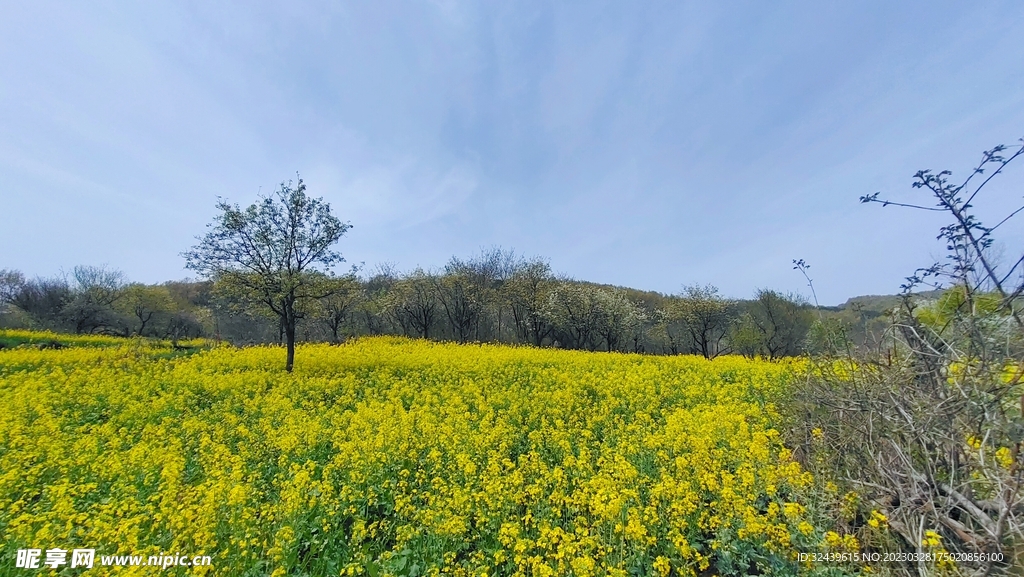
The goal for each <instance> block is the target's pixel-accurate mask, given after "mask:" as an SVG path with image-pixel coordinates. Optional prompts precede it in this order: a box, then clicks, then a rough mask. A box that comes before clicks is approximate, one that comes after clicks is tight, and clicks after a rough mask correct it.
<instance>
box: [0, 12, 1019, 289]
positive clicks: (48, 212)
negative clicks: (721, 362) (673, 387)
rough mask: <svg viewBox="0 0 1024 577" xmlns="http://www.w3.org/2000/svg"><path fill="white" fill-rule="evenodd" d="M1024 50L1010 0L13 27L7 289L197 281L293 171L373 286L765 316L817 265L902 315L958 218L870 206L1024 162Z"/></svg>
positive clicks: (3, 194) (996, 197) (996, 204)
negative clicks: (922, 180) (583, 285)
mask: <svg viewBox="0 0 1024 577" xmlns="http://www.w3.org/2000/svg"><path fill="white" fill-rule="evenodd" d="M1021 38H1024V3H1021V2H1017V1H1010V2H998V1H990V2H983V3H972V2H929V3H923V2H922V3H911V2H880V1H879V2H801V3H787V2H749V3H740V2H700V3H685V2H667V3H660V4H656V3H636V2H620V3H607V4H601V3H596V2H588V3H565V2H562V3H552V4H548V3H532V2H520V3H497V2H495V3H486V4H485V3H477V2H465V3H462V2H455V1H451V2H447V1H438V2H401V3H392V2H364V3H340V2H325V3H298V2H288V3H279V4H259V3H254V2H246V3H237V4H231V3H217V4H214V3H210V2H201V3H198V2H197V3H192V4H189V3H185V2H175V3H167V4H163V5H159V4H157V3H124V4H105V3H100V2H96V3H88V6H87V7H86V6H85V5H84V4H82V3H67V4H54V3H49V2H46V1H36V2H23V3H11V4H9V5H7V6H6V7H5V8H4V17H3V18H2V19H0V176H2V185H0V201H2V209H0V249H2V252H0V268H16V269H19V270H22V271H24V272H25V273H26V274H28V275H30V276H32V275H51V274H55V273H57V272H58V271H59V270H61V269H65V270H67V269H70V268H71V267H73V266H75V265H77V264H107V265H109V266H112V267H115V268H119V269H121V270H123V271H125V273H126V274H127V275H128V276H129V277H130V278H131V279H133V280H138V281H143V282H158V281H163V280H170V279H178V278H183V277H185V276H187V275H188V272H187V271H185V270H184V269H183V265H184V261H183V259H182V258H181V257H180V256H179V253H180V252H182V251H183V250H186V249H187V248H189V246H191V245H192V244H193V243H194V237H195V236H196V235H199V234H202V233H203V231H204V227H205V224H206V223H207V222H209V221H210V220H211V218H212V217H213V215H214V203H215V202H216V198H217V196H223V197H226V198H227V199H229V200H231V201H234V202H238V203H241V204H248V203H251V202H253V201H254V200H255V199H256V197H257V194H258V192H259V191H260V190H261V189H262V190H263V192H269V191H270V190H272V189H273V188H275V186H276V185H277V184H278V183H280V182H281V181H282V180H287V179H290V178H294V176H295V174H296V172H298V173H300V174H301V176H302V178H303V179H304V180H305V182H306V184H307V186H308V191H309V192H310V193H311V194H313V195H314V196H323V197H324V198H325V199H327V200H328V201H330V203H331V205H332V207H333V209H334V211H335V213H336V214H337V215H339V216H340V217H341V218H342V219H343V220H347V221H350V222H351V223H352V224H353V225H354V228H353V229H352V230H351V231H350V232H349V234H348V235H346V237H344V238H343V239H342V242H341V244H340V250H341V252H342V253H343V254H344V255H345V256H346V258H347V259H348V261H349V262H350V263H358V262H365V263H366V264H367V267H368V268H369V267H372V266H373V265H375V264H377V263H380V262H385V261H387V262H393V263H396V264H397V265H398V267H399V268H401V269H410V268H412V267H415V266H423V267H425V268H432V267H439V266H441V265H443V264H444V262H445V261H446V260H447V259H448V258H449V257H450V256H451V255H453V254H457V255H462V256H466V255H470V254H473V253H476V252H478V251H479V250H480V249H481V248H483V247H490V246H494V245H500V246H503V247H506V248H514V249H515V250H516V251H517V252H519V253H522V254H525V255H540V256H544V257H546V258H548V259H549V260H550V262H551V264H552V266H553V268H555V269H556V270H558V271H560V272H563V273H566V274H569V275H572V276H574V277H576V278H580V279H586V280H592V281H596V282H603V283H610V284H618V285H626V286H632V287H636V288H641V289H648V290H657V291H661V292H669V293H670V292H676V291H678V290H679V289H680V288H681V286H682V285H685V284H691V283H713V284H715V285H717V286H718V287H720V289H721V290H722V292H723V293H724V294H726V295H728V296H731V297H749V296H750V295H751V294H752V293H753V292H754V290H755V289H756V288H758V287H772V288H777V289H782V290H794V291H800V292H803V293H804V294H807V293H808V291H807V290H806V287H805V286H804V281H803V279H802V277H800V275H799V274H798V273H797V272H796V271H793V270H792V265H791V261H792V260H793V259H796V258H804V259H806V260H807V261H808V262H810V263H811V265H812V268H811V272H812V277H813V278H814V280H815V286H816V288H817V292H818V296H819V298H820V299H821V302H822V304H834V303H839V302H842V301H845V300H846V299H847V298H848V297H851V296H855V295H860V294H879V293H893V292H896V291H897V290H898V286H899V284H900V282H901V281H902V279H903V277H905V276H906V275H908V274H910V273H911V272H912V271H913V270H914V268H916V267H917V266H924V265H927V264H929V263H930V262H931V260H933V259H934V258H935V257H939V256H941V249H942V247H941V245H939V244H938V243H937V242H936V241H935V240H934V238H935V234H936V231H937V229H938V227H939V226H941V225H942V224H943V223H944V220H943V219H942V218H941V217H940V216H938V215H935V214H930V213H915V212H908V211H900V210H898V209H895V208H892V207H889V208H884V209H883V208H882V207H880V206H867V205H861V204H859V203H858V201H857V198H858V197H859V196H860V195H862V194H868V193H872V192H875V191H883V193H884V194H888V195H889V196H890V197H892V198H895V199H899V200H904V201H911V200H919V201H924V200H926V199H924V197H923V196H922V193H921V192H920V191H917V190H914V189H911V187H910V183H911V181H912V178H911V177H912V175H913V173H914V172H916V171H917V170H918V169H921V168H933V169H943V168H949V169H951V170H953V171H954V176H959V175H965V174H967V172H968V170H969V168H970V166H971V165H972V164H973V163H974V162H976V161H977V159H978V158H979V156H980V152H981V151H982V150H984V149H987V148H990V147H991V146H993V145H995V144H999V143H1006V144H1013V143H1015V142H1016V141H1017V139H1018V138H1020V137H1021V136H1024V64H1022V63H1024V42H1021V41H1020V39H1021ZM1022 179H1024V163H1022V165H1021V166H1017V167H1015V168H1011V169H1009V170H1008V171H1007V173H1006V175H1005V176H1003V177H1001V178H1000V179H997V180H996V181H994V184H995V186H993V188H992V189H991V190H990V191H989V192H988V193H987V196H986V197H984V198H982V199H981V201H980V202H978V203H977V204H978V205H979V211H980V212H981V214H982V216H988V217H989V220H990V221H991V220H992V218H995V217H996V215H1000V214H1002V213H1005V211H1006V210H1007V209H1008V208H1010V207H1012V206H1016V205H1015V204H1014V203H1017V202H1019V201H1020V200H1021V194H1022V190H1024V187H1021V182H1022ZM1002 239H1003V241H1002V242H1003V245H1004V250H1005V251H1006V252H1007V254H1009V253H1014V252H1016V251H1017V250H1018V249H1019V248H1020V247H1021V246H1024V234H1022V233H1021V226H1020V225H1019V224H1017V225H1014V228H1013V229H1012V230H1010V229H1009V226H1008V227H1007V230H1006V232H1005V233H1004V234H1003V236H1002Z"/></svg>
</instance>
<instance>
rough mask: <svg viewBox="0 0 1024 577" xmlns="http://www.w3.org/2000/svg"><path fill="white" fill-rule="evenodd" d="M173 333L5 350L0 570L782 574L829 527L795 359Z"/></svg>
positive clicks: (0, 362)
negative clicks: (20, 563) (39, 554)
mask: <svg viewBox="0 0 1024 577" xmlns="http://www.w3.org/2000/svg"><path fill="white" fill-rule="evenodd" d="M0 334H2V333H0ZM106 344H108V345H109V344H110V343H106ZM168 350H169V349H160V348H159V347H153V346H144V345H143V344H141V343H139V342H131V341H126V342H125V343H124V344H122V345H119V346H106V347H100V346H92V347H84V346H83V347H79V346H73V347H70V348H64V349H61V350H38V349H37V348H34V347H31V346H26V347H18V348H6V349H3V350H0V407H2V411H0V536H2V539H3V540H4V544H3V547H4V549H3V551H2V553H3V555H4V557H3V560H2V563H3V565H2V566H0V573H4V572H9V573H15V570H14V569H12V567H13V565H12V562H11V560H12V559H13V558H14V554H15V551H16V550H18V549H22V548H27V547H35V548H40V549H44V550H45V549H47V548H50V547H61V548H63V549H72V548H77V547H90V548H95V549H96V551H97V555H99V554H100V553H101V552H103V553H106V554H114V553H122V554H140V555H148V554H154V555H155V554H160V553H181V554H203V555H210V556H211V557H212V560H213V561H212V566H210V567H203V568H193V569H189V570H184V569H181V568H178V569H168V570H167V571H165V572H164V573H163V574H175V573H176V572H177V573H180V574H211V575H214V574H216V575H273V576H274V577H277V576H280V575H311V576H319V575H374V576H376V575H465V576H470V575H473V576H480V575H524V576H525V575H531V576H545V575H578V576H586V575H663V576H664V575H695V574H700V575H710V574H712V573H723V574H737V573H742V574H746V572H747V570H748V569H752V568H754V567H758V568H760V570H761V571H765V572H768V573H772V574H795V573H796V571H797V561H796V559H797V552H798V551H816V550H821V548H822V547H825V546H827V545H826V544H825V543H826V536H825V533H824V532H823V531H820V530H819V529H818V528H816V527H815V526H814V525H813V524H812V522H810V521H811V520H810V519H809V518H808V513H807V510H806V508H805V503H804V502H803V501H802V499H801V495H802V491H803V490H804V489H805V488H806V487H807V486H808V485H809V483H810V482H811V479H810V475H809V474H808V473H806V472H804V471H802V470H801V468H800V466H799V465H798V464H797V463H796V462H794V461H793V460H792V458H791V457H790V454H789V452H788V451H787V450H786V449H785V448H784V447H783V445H782V443H781V441H780V436H779V433H778V432H777V431H776V430H775V429H774V428H773V427H774V426H778V416H777V414H776V412H775V409H774V406H773V402H774V401H775V400H776V399H778V398H779V396H780V394H782V393H783V392H784V391H785V389H786V387H787V383H789V382H790V381H791V380H792V379H793V378H796V375H797V374H798V372H799V371H800V370H801V367H800V366H799V365H798V363H796V362H793V363H768V362H763V361H750V360H745V359H742V358H737V357H727V358H719V359H716V360H714V361H706V360H704V359H702V358H694V357H651V356H639V355H621V354H606V353H586V352H572V351H559V350H540V349H532V348H515V347H504V346H491V345H454V344H438V343H431V342H425V341H413V340H406V339H399V338H367V339H360V340H357V341H353V342H351V343H349V344H346V345H343V346H328V345H305V346H301V347H300V348H299V350H298V353H297V356H296V358H297V363H296V369H295V372H294V373H291V374H289V373H286V372H284V370H283V352H282V350H281V349H280V348H275V347H256V348H246V349H235V348H231V347H227V346H223V347H215V348H212V349H209V350H205V351H202V352H199V353H197V354H193V355H184V356H183V355H177V356H176V355H174V354H160V352H161V351H163V352H164V353H167V351H168ZM146 569H149V571H148V572H147V571H146ZM62 570H63V571H64V572H63V573H61V574H78V573H77V571H79V569H75V570H72V569H70V568H67V567H65V568H63V569H62ZM103 570H104V569H102V568H101V569H94V570H93V571H103ZM18 571H24V570H18ZM47 571H49V570H48V569H43V570H38V574H46V572H47ZM17 574H27V573H23V572H22V573H17ZM97 574H99V573H97ZM119 574H147V575H152V574H154V573H153V571H152V568H144V567H137V568H128V569H124V570H121V571H120V572H119Z"/></svg>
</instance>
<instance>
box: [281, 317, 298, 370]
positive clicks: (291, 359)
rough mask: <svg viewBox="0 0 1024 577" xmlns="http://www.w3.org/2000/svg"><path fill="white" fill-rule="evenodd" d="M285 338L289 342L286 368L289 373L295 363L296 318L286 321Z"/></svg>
mask: <svg viewBox="0 0 1024 577" xmlns="http://www.w3.org/2000/svg"><path fill="white" fill-rule="evenodd" d="M284 334H285V339H286V341H287V344H288V360H287V361H285V365H284V370H286V371H288V372H289V373H290V372H292V366H294V365H295V319H294V318H291V319H288V320H286V321H285V328H284Z"/></svg>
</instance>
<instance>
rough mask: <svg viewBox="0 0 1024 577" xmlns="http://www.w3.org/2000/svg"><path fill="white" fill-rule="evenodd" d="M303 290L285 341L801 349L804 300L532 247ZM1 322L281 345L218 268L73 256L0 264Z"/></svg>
mask: <svg viewBox="0 0 1024 577" xmlns="http://www.w3.org/2000/svg"><path fill="white" fill-rule="evenodd" d="M307 280H308V282H307V286H308V287H309V288H308V289H307V290H308V291H310V293H311V294H312V297H311V298H307V299H303V300H302V301H301V302H298V303H297V304H296V305H295V310H294V311H293V314H294V315H295V316H296V322H295V327H296V339H297V340H299V341H329V342H335V343H338V342H342V341H344V340H346V339H348V338H352V337H357V336H362V335H405V336H409V337H414V338H425V339H436V340H447V341H457V342H461V343H467V342H499V343H515V344H528V345H533V346H538V347H559V348H567V349H580V350H588V351H619V352H635V353H650V354H697V355H702V356H704V357H706V358H714V357H716V356H718V355H722V354H730V353H736V354H743V355H746V356H764V357H767V358H778V357H783V356H790V355H797V354H801V353H802V352H804V351H805V350H806V348H807V346H808V343H807V338H808V334H809V331H810V329H811V326H812V324H813V322H814V320H815V318H816V317H815V313H814V310H815V309H814V307H812V306H810V305H809V304H807V303H806V302H804V301H803V300H802V299H800V298H799V297H798V296H794V295H790V294H783V293H780V292H777V291H773V290H770V289H761V290H758V291H757V292H756V294H755V295H754V298H753V299H751V300H732V299H727V298H724V297H723V296H721V295H720V294H719V291H718V290H717V289H716V288H715V287H714V286H711V285H705V286H698V285H694V286H689V287H685V288H684V289H683V290H682V291H681V292H680V293H678V294H674V295H664V294H660V293H656V292H644V291H639V290H635V289H629V288H621V287H614V286H606V285H599V284H595V283H589V282H583V281H578V280H574V279H571V278H568V277H565V276H563V275H558V274H556V273H555V272H554V271H553V270H552V269H551V267H550V265H549V264H548V263H547V262H546V261H545V260H543V259H541V258H523V257H520V256H518V255H516V254H515V253H514V252H513V251H511V250H504V249H500V248H493V249H490V250H485V251H481V252H480V253H479V254H478V255H475V256H472V257H469V258H459V257H452V258H451V259H450V260H449V261H448V263H447V264H445V265H444V267H443V268H441V269H439V270H433V271H430V270H424V269H422V268H416V269H414V270H412V271H407V272H400V271H398V269H397V268H396V267H395V266H393V265H389V264H385V265H380V266H378V267H376V268H375V269H374V270H372V272H369V273H366V274H360V271H357V270H353V271H351V272H349V273H348V274H344V275H323V274H315V273H309V274H308V275H307ZM0 302H2V303H3V313H2V316H0V322H2V323H3V325H4V326H8V327H24V328H38V329H49V330H55V331H63V332H74V333H80V334H81V333H102V334H111V335H120V336H126V337H127V336H144V337H158V338H165V339H171V340H175V341H177V340H179V339H185V338H193V337H209V338H214V339H223V340H227V341H230V342H233V343H236V344H240V345H241V344H255V343H273V342H284V340H285V337H286V335H285V334H284V333H285V331H286V329H287V327H285V326H284V324H283V322H282V321H281V319H280V317H279V316H278V315H275V314H272V313H273V311H267V310H265V309H266V307H260V306H256V305H254V303H253V301H252V299H250V298H246V296H245V295H242V294H239V293H238V290H237V286H232V283H230V282H228V281H227V280H226V279H218V280H199V281H196V280H184V281H174V282H167V283H163V284H157V285H146V284H141V283H132V282H128V280H127V278H126V277H125V275H124V274H123V273H121V272H120V271H117V270H114V269H110V268H107V267H95V266H78V267H75V268H74V269H73V271H71V273H70V274H62V275H58V276H55V277H51V278H35V279H29V278H26V277H25V276H24V275H23V274H22V273H20V272H18V271H13V270H4V271H0Z"/></svg>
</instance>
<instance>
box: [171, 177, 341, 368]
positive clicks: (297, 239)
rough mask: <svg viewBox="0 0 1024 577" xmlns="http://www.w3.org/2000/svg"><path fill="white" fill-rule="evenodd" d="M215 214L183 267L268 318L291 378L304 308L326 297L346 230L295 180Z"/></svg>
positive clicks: (220, 207)
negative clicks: (280, 332) (278, 330)
mask: <svg viewBox="0 0 1024 577" xmlns="http://www.w3.org/2000/svg"><path fill="white" fill-rule="evenodd" d="M217 209H218V210H220V214H219V215H217V216H216V217H215V218H214V222H213V223H211V224H209V225H207V226H208V228H210V231H209V232H207V233H206V236H204V237H197V240H199V241H200V243H199V244H198V245H196V246H194V247H192V249H191V250H189V251H187V252H185V253H184V254H183V256H184V257H185V259H186V260H187V263H188V264H187V267H188V268H190V269H192V270H194V271H196V272H198V273H199V274H201V275H203V276H206V277H207V278H211V279H213V280H215V281H216V282H217V283H218V284H220V285H221V286H222V287H224V288H225V289H226V290H227V291H229V292H230V293H231V294H233V295H235V296H238V297H240V298H242V299H244V300H246V301H249V302H256V303H259V304H261V305H263V306H264V307H266V309H267V310H268V311H269V312H271V313H272V314H274V315H275V316H276V317H277V318H278V319H279V320H280V322H281V325H282V327H283V329H284V334H285V339H286V343H287V346H288V360H287V361H286V363H285V370H287V371H291V370H292V366H293V365H294V363H295V325H296V323H297V321H298V320H299V319H300V318H301V317H302V316H303V315H304V312H303V304H304V302H305V301H308V300H311V299H316V298H323V296H325V292H328V291H327V290H325V287H324V283H323V282H322V281H323V280H324V279H325V278H326V277H328V276H329V275H330V274H331V267H332V266H333V265H335V264H337V263H340V262H342V261H344V259H343V258H342V257H341V255H340V254H339V253H337V252H335V251H334V250H332V248H331V247H332V246H333V245H334V243H336V242H338V239H340V238H341V236H342V235H343V234H345V232H346V231H347V230H348V229H349V228H351V225H350V224H347V223H343V222H341V221H340V220H338V218H337V217H335V216H334V215H332V214H331V207H330V205H329V204H328V203H326V202H324V200H323V199H322V198H316V199H311V198H309V197H308V196H306V185H305V184H303V182H302V179H301V178H300V179H299V182H298V185H297V186H296V187H295V188H292V183H291V181H289V182H288V183H281V186H280V188H279V189H278V190H277V191H275V192H274V194H272V195H271V196H266V197H263V198H261V199H260V201H259V202H258V203H256V204H253V205H251V206H249V208H246V209H245V210H242V209H241V208H239V206H238V205H232V204H228V203H227V202H225V201H223V200H221V201H219V202H218V203H217Z"/></svg>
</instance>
